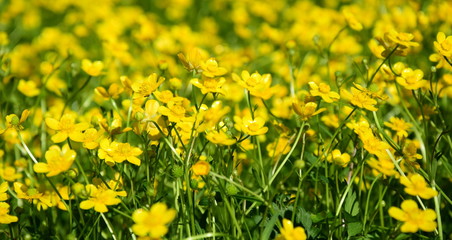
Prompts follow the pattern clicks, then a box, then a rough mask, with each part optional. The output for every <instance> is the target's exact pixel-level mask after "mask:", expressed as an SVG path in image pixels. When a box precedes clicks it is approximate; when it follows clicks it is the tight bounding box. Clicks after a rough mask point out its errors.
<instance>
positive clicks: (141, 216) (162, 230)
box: [132, 203, 177, 239]
mask: <svg viewBox="0 0 452 240" xmlns="http://www.w3.org/2000/svg"><path fill="white" fill-rule="evenodd" d="M176 214H177V212H176V210H174V209H168V208H167V206H166V204H164V203H155V204H154V205H152V207H151V209H150V210H149V211H147V210H144V209H137V210H135V211H134V212H133V214H132V219H133V221H134V222H135V224H134V225H133V226H132V231H133V232H134V233H135V234H136V235H138V236H140V237H143V236H149V237H151V239H160V238H161V237H163V236H164V235H165V234H166V233H167V232H168V227H167V225H168V224H169V223H170V222H172V221H173V220H174V218H175V217H176Z"/></svg>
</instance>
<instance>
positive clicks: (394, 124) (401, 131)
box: [384, 117, 413, 138]
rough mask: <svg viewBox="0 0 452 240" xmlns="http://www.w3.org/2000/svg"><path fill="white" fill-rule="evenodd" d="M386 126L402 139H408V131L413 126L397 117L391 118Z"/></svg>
mask: <svg viewBox="0 0 452 240" xmlns="http://www.w3.org/2000/svg"><path fill="white" fill-rule="evenodd" d="M384 125H385V126H387V127H390V128H391V129H392V130H394V131H396V134H397V136H399V137H401V138H402V137H408V130H410V128H411V127H412V126H413V125H412V124H411V123H407V122H405V120H403V119H401V118H397V117H391V118H390V119H389V122H385V123H384Z"/></svg>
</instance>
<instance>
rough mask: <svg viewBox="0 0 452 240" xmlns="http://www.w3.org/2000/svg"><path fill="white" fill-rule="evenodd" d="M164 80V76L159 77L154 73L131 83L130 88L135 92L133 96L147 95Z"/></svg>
mask: <svg viewBox="0 0 452 240" xmlns="http://www.w3.org/2000/svg"><path fill="white" fill-rule="evenodd" d="M163 81H165V78H164V77H159V76H158V75H157V74H156V73H153V74H151V75H149V76H148V77H147V78H145V79H140V80H138V81H136V82H134V83H133V84H132V86H131V87H132V90H133V92H134V93H135V94H136V95H135V96H134V98H142V97H148V96H149V95H151V94H152V93H153V92H154V91H155V90H157V88H158V87H159V86H160V85H161V84H162V83H163Z"/></svg>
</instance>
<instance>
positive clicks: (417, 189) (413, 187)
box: [400, 173, 438, 199]
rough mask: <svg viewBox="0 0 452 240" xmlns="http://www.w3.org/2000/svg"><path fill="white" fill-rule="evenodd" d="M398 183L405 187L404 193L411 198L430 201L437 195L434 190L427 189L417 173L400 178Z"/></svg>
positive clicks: (425, 183) (423, 180)
mask: <svg viewBox="0 0 452 240" xmlns="http://www.w3.org/2000/svg"><path fill="white" fill-rule="evenodd" d="M400 183H401V184H403V185H404V186H405V192H406V193H408V194H410V195H412V196H419V197H421V198H424V199H430V198H432V197H434V196H436V195H438V192H437V191H436V190H435V189H433V188H430V187H428V185H427V182H426V181H425V179H424V177H422V176H421V175H419V174H417V173H414V174H409V175H408V176H407V177H401V178H400Z"/></svg>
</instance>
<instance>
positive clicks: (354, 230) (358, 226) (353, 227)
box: [347, 222, 363, 237]
mask: <svg viewBox="0 0 452 240" xmlns="http://www.w3.org/2000/svg"><path fill="white" fill-rule="evenodd" d="M362 230H363V225H362V223H360V222H352V223H349V224H347V233H348V236H349V237H353V236H355V235H357V234H358V233H360V232H361V231H362Z"/></svg>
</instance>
